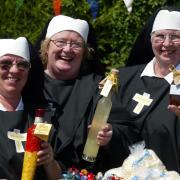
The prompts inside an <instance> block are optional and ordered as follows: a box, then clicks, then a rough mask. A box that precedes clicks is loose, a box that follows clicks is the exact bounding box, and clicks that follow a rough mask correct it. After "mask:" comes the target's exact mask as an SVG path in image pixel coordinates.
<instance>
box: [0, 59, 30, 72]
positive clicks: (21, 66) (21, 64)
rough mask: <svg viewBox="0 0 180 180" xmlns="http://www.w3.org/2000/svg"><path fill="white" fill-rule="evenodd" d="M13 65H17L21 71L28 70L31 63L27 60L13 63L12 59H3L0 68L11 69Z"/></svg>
mask: <svg viewBox="0 0 180 180" xmlns="http://www.w3.org/2000/svg"><path fill="white" fill-rule="evenodd" d="M13 65H16V67H17V68H18V69H19V70H21V71H25V70H28V69H30V67H31V64H30V63H29V62H28V61H26V60H24V61H19V62H16V63H13V61H10V60H2V61H0V68H1V69H2V70H9V69H10V68H11V67H12V66H13Z"/></svg>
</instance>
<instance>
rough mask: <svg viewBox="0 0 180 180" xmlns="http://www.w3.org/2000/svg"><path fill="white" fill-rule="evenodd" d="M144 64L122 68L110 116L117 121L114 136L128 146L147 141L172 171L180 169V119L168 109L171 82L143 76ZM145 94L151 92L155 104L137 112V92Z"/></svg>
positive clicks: (111, 119)
mask: <svg viewBox="0 0 180 180" xmlns="http://www.w3.org/2000/svg"><path fill="white" fill-rule="evenodd" d="M144 67H145V65H139V66H133V67H127V68H122V69H120V75H119V81H120V82H119V83H120V89H119V93H118V94H116V95H115V96H114V98H113V107H112V112H111V116H110V119H109V122H111V123H113V124H114V126H113V130H114V131H113V132H114V133H113V136H114V137H115V138H116V139H117V141H116V143H117V145H118V144H119V143H120V142H121V144H123V146H124V147H127V146H128V145H131V144H132V143H135V142H137V141H141V140H144V141H145V143H146V147H147V148H149V149H152V150H154V151H155V153H156V154H157V155H158V157H159V158H160V159H161V160H162V162H163V163H164V165H165V166H166V168H167V169H168V170H175V171H177V172H180V139H179V138H180V120H179V119H178V118H177V117H176V115H175V114H174V113H172V112H170V111H169V110H168V109H167V106H168V104H169V90H170V85H169V84H168V82H167V81H166V80H165V79H160V78H156V77H147V76H143V77H140V75H141V73H142V71H143V69H144ZM143 93H148V94H149V95H150V97H149V98H150V99H152V103H151V104H150V105H147V106H143V108H142V110H141V111H140V113H136V112H133V110H134V109H135V107H136V106H137V104H138V102H136V101H135V100H133V97H134V95H135V94H139V95H143ZM112 153H113V152H112ZM124 153H125V152H124ZM119 154H123V151H119Z"/></svg>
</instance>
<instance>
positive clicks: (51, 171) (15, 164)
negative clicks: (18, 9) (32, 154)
mask: <svg viewBox="0 0 180 180" xmlns="http://www.w3.org/2000/svg"><path fill="white" fill-rule="evenodd" d="M31 60H32V59H30V53H29V45H28V41H27V39H26V38H24V37H19V38H17V39H0V117H1V118H0V122H1V126H0V132H1V136H0V147H1V151H0V178H5V179H8V180H16V179H17V180H19V179H20V178H21V174H22V163H23V152H24V148H23V142H21V141H19V142H16V141H17V139H14V138H13V137H14V136H15V135H16V136H17V137H19V139H20V140H21V139H22V138H23V137H24V133H26V132H27V128H28V127H29V126H31V124H32V123H33V121H34V111H35V104H30V102H28V100H27V98H25V99H24V96H23V95H22V91H23V90H25V89H24V87H25V85H28V83H29V81H30V78H29V79H28V77H30V76H31V73H30V68H31ZM32 64H33V63H32ZM33 68H34V67H33V66H32V69H33ZM31 72H33V70H31ZM36 76H37V79H38V75H36ZM27 87H28V86H27ZM26 91H27V93H28V92H29V91H28V89H27V88H26ZM37 92H38V91H37ZM24 94H26V92H24ZM29 95H31V94H29ZM31 98H33V97H31ZM39 103H41V102H40V101H39ZM36 105H37V104H36ZM13 132H14V136H13V135H12V134H13ZM15 133H16V134H15ZM10 134H11V135H10ZM41 147H42V149H41V150H40V151H39V152H38V154H37V155H38V159H37V165H38V168H37V172H36V175H35V176H36V179H49V180H55V179H58V178H59V175H60V168H59V166H58V164H57V162H56V161H55V160H54V157H53V151H52V148H51V146H50V145H49V143H47V142H42V144H41Z"/></svg>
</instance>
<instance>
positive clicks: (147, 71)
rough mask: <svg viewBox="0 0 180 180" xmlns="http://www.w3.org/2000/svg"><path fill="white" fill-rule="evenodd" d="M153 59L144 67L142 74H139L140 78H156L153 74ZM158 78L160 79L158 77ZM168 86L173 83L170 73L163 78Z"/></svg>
mask: <svg viewBox="0 0 180 180" xmlns="http://www.w3.org/2000/svg"><path fill="white" fill-rule="evenodd" d="M155 60H156V59H155V57H154V58H153V59H152V60H151V61H150V62H149V63H148V64H147V65H146V67H145V68H144V70H143V72H142V73H141V77H143V76H148V77H157V75H156V74H155V72H154V64H155ZM158 78H160V77H158ZM163 79H165V80H166V81H167V82H168V83H169V84H172V82H173V73H172V72H170V73H169V74H167V75H166V76H165V77H163Z"/></svg>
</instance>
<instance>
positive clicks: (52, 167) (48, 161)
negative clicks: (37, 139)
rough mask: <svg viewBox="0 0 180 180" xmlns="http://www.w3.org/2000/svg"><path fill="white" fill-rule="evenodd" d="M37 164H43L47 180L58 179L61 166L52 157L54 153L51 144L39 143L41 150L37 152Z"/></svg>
mask: <svg viewBox="0 0 180 180" xmlns="http://www.w3.org/2000/svg"><path fill="white" fill-rule="evenodd" d="M37 156H38V159H37V165H38V166H40V165H43V166H44V169H45V171H46V174H47V177H48V180H57V179H60V174H61V167H60V166H59V164H58V162H57V161H56V160H55V159H54V153H53V149H52V147H51V145H50V144H49V143H47V142H42V143H41V150H40V151H38V153H37Z"/></svg>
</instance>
